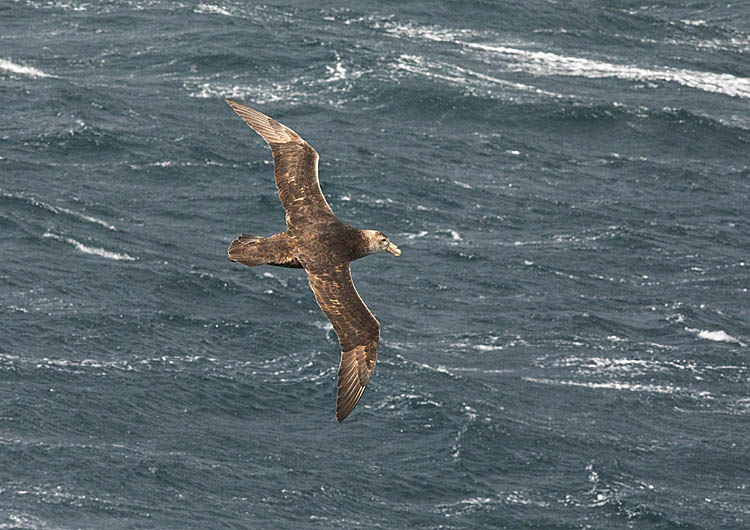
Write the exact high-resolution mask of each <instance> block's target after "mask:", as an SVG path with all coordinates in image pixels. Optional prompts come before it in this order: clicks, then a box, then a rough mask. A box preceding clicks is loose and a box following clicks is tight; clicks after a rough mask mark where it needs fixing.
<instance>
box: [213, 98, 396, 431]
mask: <svg viewBox="0 0 750 530" xmlns="http://www.w3.org/2000/svg"><path fill="white" fill-rule="evenodd" d="M226 102H227V103H228V104H229V106H231V107H232V109H233V110H234V112H236V113H237V115H238V116H239V117H240V118H242V119H243V121H244V122H245V123H246V124H247V125H249V126H250V128H252V129H253V130H254V131H255V132H257V133H258V134H259V135H260V136H261V137H262V138H263V139H264V140H265V141H266V143H267V144H268V145H269V147H270V148H271V152H272V154H273V163H274V176H275V180H276V187H277V188H278V193H279V198H280V199H281V204H282V206H283V207H284V211H285V212H286V230H285V231H283V232H279V233H277V234H274V235H272V236H270V237H261V236H255V235H249V234H240V235H239V236H238V237H237V238H236V239H234V240H233V241H232V243H231V244H230V245H229V248H228V250H227V254H228V256H229V259H230V260H231V261H233V262H238V263H242V264H244V265H247V266H250V267H254V266H258V265H274V266H278V267H290V268H303V269H305V272H306V273H307V279H308V282H309V284H310V288H311V289H312V291H313V294H314V295H315V300H316V301H317V303H318V306H320V309H322V310H323V312H324V313H325V315H326V316H327V317H328V320H329V321H330V322H331V324H332V325H333V329H334V330H335V331H336V335H337V336H338V339H339V344H340V346H341V360H340V362H339V369H338V384H337V393H336V419H337V420H338V421H339V422H341V421H343V420H344V419H345V418H346V417H347V416H348V415H349V414H350V413H351V412H352V410H354V407H355V406H356V405H357V403H358V402H359V400H360V398H361V397H362V393H363V392H364V390H365V387H366V386H367V383H368V381H369V380H370V376H371V375H372V372H373V370H374V369H375V363H376V361H377V353H378V342H379V340H380V323H379V322H378V321H377V319H376V318H375V316H373V314H372V313H371V312H370V310H369V309H368V308H367V306H366V305H365V303H364V302H363V301H362V298H361V297H360V296H359V293H357V289H356V288H355V287H354V282H353V281H352V275H351V269H350V265H349V264H350V262H351V261H353V260H355V259H359V258H363V257H365V256H367V255H370V254H374V253H376V252H389V253H390V254H393V255H394V256H400V255H401V250H400V249H399V248H398V247H397V246H396V245H394V244H393V243H391V241H390V239H388V237H387V236H386V235H385V234H383V232H380V231H379V230H358V229H356V228H354V227H352V226H349V225H348V224H346V223H344V222H342V221H341V220H339V218H338V217H336V215H334V213H333V210H331V207H330V206H329V204H328V201H326V199H325V197H324V196H323V192H322V191H321V189H320V182H319V180H318V160H319V156H318V153H317V152H316V151H315V149H313V148H312V146H311V145H310V144H308V143H307V142H306V141H305V140H304V139H302V138H301V137H300V136H299V135H298V134H297V133H296V132H294V131H293V130H292V129H290V128H289V127H286V126H285V125H282V124H281V123H279V122H278V121H276V120H274V119H272V118H270V117H268V116H266V115H265V114H263V113H261V112H259V111H257V110H255V109H253V108H251V107H248V106H247V105H243V104H241V103H239V102H237V101H234V100H232V99H227V100H226Z"/></svg>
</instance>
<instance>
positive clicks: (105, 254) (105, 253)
mask: <svg viewBox="0 0 750 530" xmlns="http://www.w3.org/2000/svg"><path fill="white" fill-rule="evenodd" d="M42 237H48V238H52V239H55V240H57V241H62V242H64V243H68V244H69V245H73V246H74V247H75V248H76V250H80V251H81V252H83V253H85V254H93V255H95V256H101V257H102V258H107V259H113V260H118V261H120V260H124V261H134V260H135V258H134V257H133V256H130V255H129V254H126V253H124V252H123V253H118V252H111V251H109V250H105V249H103V248H98V247H89V246H86V245H84V244H83V243H81V242H80V241H76V240H75V239H73V238H70V237H63V236H61V235H58V234H53V233H51V232H45V233H44V234H42Z"/></svg>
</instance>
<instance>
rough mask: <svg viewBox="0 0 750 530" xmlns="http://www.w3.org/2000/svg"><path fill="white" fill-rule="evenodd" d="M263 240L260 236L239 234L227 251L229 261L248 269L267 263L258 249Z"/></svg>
mask: <svg viewBox="0 0 750 530" xmlns="http://www.w3.org/2000/svg"><path fill="white" fill-rule="evenodd" d="M264 239H265V238H264V237H261V236H251V235H249V234H240V235H239V236H237V239H235V240H234V241H232V244H231V245H229V248H228V249H227V255H228V256H229V260H230V261H239V262H240V263H244V264H245V265H249V266H250V267H252V266H254V265H263V264H264V263H268V261H267V259H266V257H265V256H263V255H262V253H260V252H259V250H260V249H259V248H258V245H259V243H260V242H261V241H263V240H264Z"/></svg>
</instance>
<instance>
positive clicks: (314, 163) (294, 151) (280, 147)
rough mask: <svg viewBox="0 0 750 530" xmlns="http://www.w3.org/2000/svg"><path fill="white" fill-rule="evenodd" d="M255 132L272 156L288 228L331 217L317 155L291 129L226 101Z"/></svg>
mask: <svg viewBox="0 0 750 530" xmlns="http://www.w3.org/2000/svg"><path fill="white" fill-rule="evenodd" d="M227 103H229V105H230V106H231V107H232V109H234V111H235V112H236V113H237V115H238V116H239V117H240V118H242V119H243V120H244V121H245V123H247V124H248V125H249V126H250V127H251V128H252V129H253V130H254V131H255V132H257V133H258V134H259V135H261V136H262V137H263V139H264V140H265V141H266V143H267V144H268V145H269V146H270V147H271V152H272V153H273V165H274V173H275V176H276V187H277V188H278V189H279V198H280V199H281V204H282V205H283V206H284V210H285V211H286V224H287V227H288V228H290V229H294V228H296V227H298V226H300V225H304V224H309V223H311V222H314V221H315V220H316V219H317V218H320V217H327V216H329V215H330V216H332V215H333V211H332V210H331V207H330V206H329V205H328V202H327V201H326V199H325V197H324V196H323V192H322V191H321V190H320V183H319V182H318V158H319V157H318V153H317V152H316V151H315V149H313V148H312V147H311V146H310V144H308V143H307V142H306V141H305V140H303V139H302V138H301V137H300V136H299V135H298V134H297V133H295V132H294V131H293V130H291V129H290V128H289V127H286V126H284V125H282V124H281V123H279V122H277V121H276V120H274V119H272V118H269V117H268V116H266V115H265V114H262V113H260V112H258V111H257V110H255V109H252V108H250V107H248V106H247V105H242V104H241V103H237V102H236V101H234V100H231V99H227Z"/></svg>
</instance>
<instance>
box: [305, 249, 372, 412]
mask: <svg viewBox="0 0 750 530" xmlns="http://www.w3.org/2000/svg"><path fill="white" fill-rule="evenodd" d="M307 278H308V281H309V282H310V287H311V288H312V290H313V293H315V299H316V300H317V302H318V305H319V306H320V308H321V309H322V310H323V312H324V313H325V314H326V316H327V317H328V320H330V321H331V324H333V329H334V330H335V331H336V335H338V338H339V343H340V344H341V362H340V364H339V375H338V392H337V396H336V419H338V420H339V421H342V420H343V419H344V418H346V417H347V416H348V415H349V413H350V412H351V411H352V410H354V407H355V406H356V405H357V402H358V401H359V399H360V398H361V397H362V393H363V392H364V390H365V387H366V386H367V382H368V381H369V380H370V376H371V375H372V371H373V370H374V369H375V363H376V361H377V352H378V341H379V340H380V324H379V323H378V321H377V320H376V319H375V317H374V316H373V314H372V313H371V312H370V310H369V309H367V306H366V305H365V303H364V302H363V301H362V298H360V296H359V293H357V289H356V288H355V287H354V282H352V275H351V270H350V268H349V263H348V262H346V263H342V264H340V265H338V266H336V267H328V268H307Z"/></svg>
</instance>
